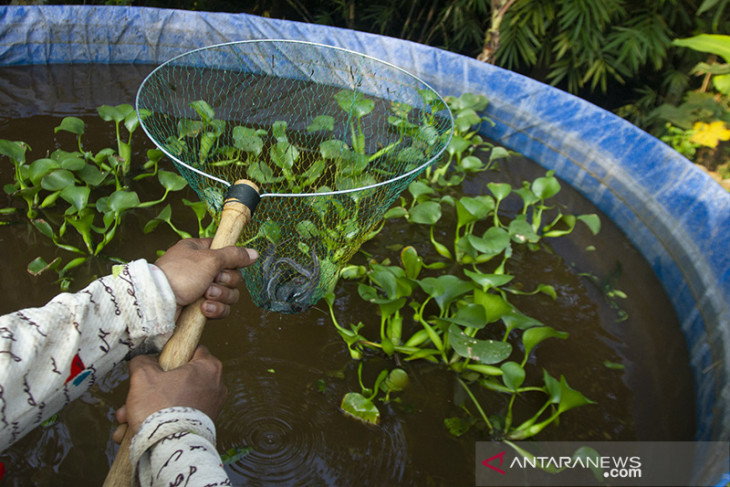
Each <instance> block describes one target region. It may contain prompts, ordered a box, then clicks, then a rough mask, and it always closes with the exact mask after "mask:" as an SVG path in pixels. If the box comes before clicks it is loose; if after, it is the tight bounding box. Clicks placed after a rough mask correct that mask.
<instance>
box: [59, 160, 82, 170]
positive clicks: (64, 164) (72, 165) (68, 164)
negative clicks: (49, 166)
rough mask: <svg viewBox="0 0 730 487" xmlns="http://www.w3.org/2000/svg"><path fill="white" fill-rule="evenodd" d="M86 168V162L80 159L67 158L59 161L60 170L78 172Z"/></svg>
mask: <svg viewBox="0 0 730 487" xmlns="http://www.w3.org/2000/svg"><path fill="white" fill-rule="evenodd" d="M85 166H86V161H84V160H83V159H81V158H80V157H68V158H66V159H63V160H62V161H61V168H63V169H68V170H69V171H78V170H80V169H83V168H84V167H85Z"/></svg>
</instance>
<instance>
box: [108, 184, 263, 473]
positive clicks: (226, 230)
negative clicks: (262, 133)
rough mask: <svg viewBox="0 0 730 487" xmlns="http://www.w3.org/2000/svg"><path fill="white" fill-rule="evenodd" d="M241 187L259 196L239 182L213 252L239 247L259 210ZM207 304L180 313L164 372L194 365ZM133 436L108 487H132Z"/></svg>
mask: <svg viewBox="0 0 730 487" xmlns="http://www.w3.org/2000/svg"><path fill="white" fill-rule="evenodd" d="M239 185H246V186H249V187H251V188H253V189H254V190H255V191H256V194H258V187H257V186H256V185H255V184H254V183H252V182H251V181H248V180H245V179H241V180H239V181H236V183H235V184H234V185H233V186H232V187H231V190H229V192H228V198H227V199H226V200H225V202H224V203H223V211H222V212H221V221H220V224H219V225H218V230H216V232H215V236H214V237H213V242H212V243H211V244H210V248H211V249H220V248H223V247H228V246H231V245H235V244H236V242H238V239H239V237H240V236H241V232H242V231H243V227H244V226H246V224H247V223H248V222H249V220H251V214H252V213H253V209H254V208H255V207H256V206H255V205H256V202H257V200H253V201H252V200H251V199H249V198H246V197H241V198H239V197H237V196H236V189H237V188H236V187H237V186H239ZM239 188H240V187H239ZM243 189H246V188H243ZM246 193H249V194H250V191H248V192H244V194H246ZM231 195H233V196H231ZM203 301H205V298H200V299H198V300H197V301H195V302H194V303H192V304H189V305H187V306H186V307H185V308H184V309H183V310H182V313H180V317H179V318H178V320H177V324H176V325H175V331H174V332H173V334H172V337H170V340H169V341H168V342H167V343H166V344H165V346H164V347H163V349H162V353H160V358H159V361H160V366H161V367H162V369H163V370H172V369H175V368H177V367H182V366H183V365H185V364H186V363H188V362H190V359H191V358H192V357H193V354H194V353H195V349H196V348H197V347H198V342H199V341H200V336H201V335H202V334H203V329H204V328H205V323H206V318H205V315H203V311H202V310H201V305H202V304H203ZM132 436H133V435H132V434H131V431H130V430H129V428H127V429H126V431H125V433H124V439H123V440H122V444H121V445H120V447H119V450H118V451H117V456H116V457H115V458H114V462H113V463H112V466H111V468H110V469H109V473H108V474H107V477H106V480H105V481H104V487H129V486H130V485H132V481H133V479H132V464H131V463H130V460H129V446H130V444H131V443H132Z"/></svg>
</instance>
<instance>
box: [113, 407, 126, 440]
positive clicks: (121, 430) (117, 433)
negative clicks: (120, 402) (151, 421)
mask: <svg viewBox="0 0 730 487" xmlns="http://www.w3.org/2000/svg"><path fill="white" fill-rule="evenodd" d="M122 407H124V406H122ZM128 427H129V426H128V425H127V423H122V424H120V425H119V426H117V427H116V429H115V430H114V433H112V440H113V441H114V443H116V444H117V445H121V444H122V440H124V435H125V434H126V433H127V428H128Z"/></svg>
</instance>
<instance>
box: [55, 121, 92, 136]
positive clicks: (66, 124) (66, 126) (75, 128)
mask: <svg viewBox="0 0 730 487" xmlns="http://www.w3.org/2000/svg"><path fill="white" fill-rule="evenodd" d="M84 129H85V124H84V121H83V120H81V119H80V118H77V117H65V118H64V119H63V120H61V123H60V124H59V125H58V127H56V128H54V129H53V133H58V132H59V131H61V130H63V131H65V132H71V133H72V134H76V135H84Z"/></svg>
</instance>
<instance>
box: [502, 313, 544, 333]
mask: <svg viewBox="0 0 730 487" xmlns="http://www.w3.org/2000/svg"><path fill="white" fill-rule="evenodd" d="M502 321H503V322H504V324H505V326H506V327H507V333H509V332H511V331H512V330H514V329H518V330H527V329H528V328H533V327H536V326H544V325H543V324H542V323H541V322H540V321H538V320H536V319H535V318H532V317H530V316H527V315H525V314H522V313H520V312H519V311H517V310H514V309H513V310H512V311H510V312H509V313H506V314H505V315H503V316H502Z"/></svg>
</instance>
